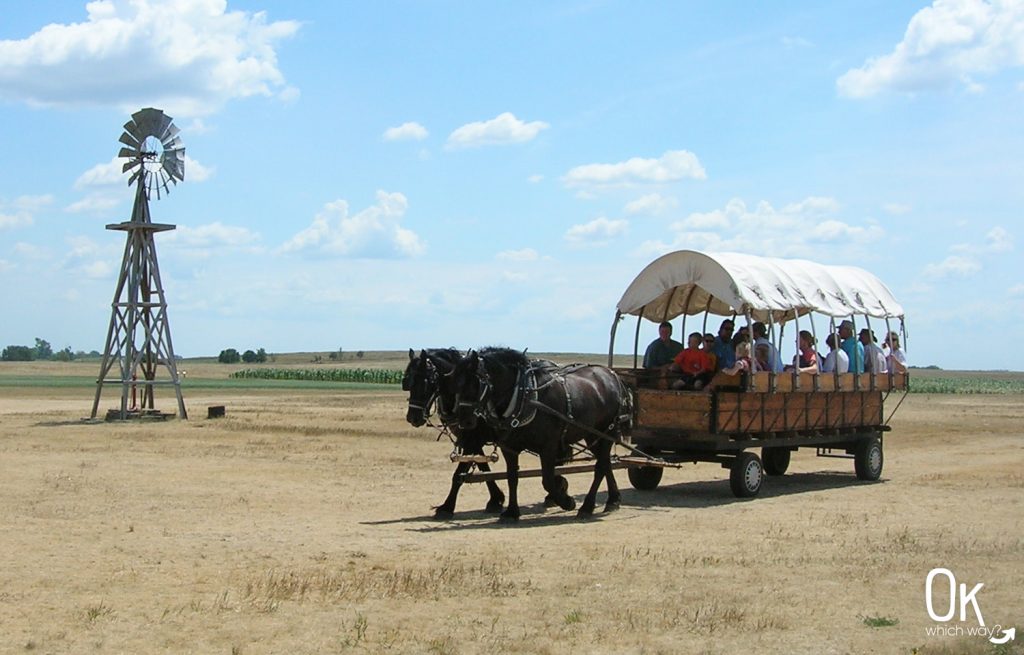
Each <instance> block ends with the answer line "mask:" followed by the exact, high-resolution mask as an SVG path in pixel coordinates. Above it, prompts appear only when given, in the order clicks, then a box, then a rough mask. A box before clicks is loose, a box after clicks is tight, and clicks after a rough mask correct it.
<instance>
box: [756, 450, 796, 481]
mask: <svg viewBox="0 0 1024 655" xmlns="http://www.w3.org/2000/svg"><path fill="white" fill-rule="evenodd" d="M792 454H793V451H792V450H790V449H789V448H778V447H774V448H772V447H768V446H765V447H764V448H762V449H761V461H762V462H764V472H765V473H767V474H768V475H784V474H785V473H786V470H787V469H788V468H789V458H790V456H791V455H792Z"/></svg>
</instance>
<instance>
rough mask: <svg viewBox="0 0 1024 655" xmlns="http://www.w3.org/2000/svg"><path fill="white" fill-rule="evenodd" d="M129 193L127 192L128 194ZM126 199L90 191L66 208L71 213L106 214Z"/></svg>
mask: <svg viewBox="0 0 1024 655" xmlns="http://www.w3.org/2000/svg"><path fill="white" fill-rule="evenodd" d="M126 195H127V194H126ZM124 200H125V198H124V197H119V196H116V195H114V194H110V193H90V194H89V195H87V196H86V197H84V198H82V199H81V200H79V201H77V202H73V203H71V204H70V205H68V206H67V207H65V208H64V211H66V212H69V213H71V214H105V213H107V212H109V211H110V210H112V209H113V208H114V207H117V206H118V205H120V204H121V203H122V202H123V201H124Z"/></svg>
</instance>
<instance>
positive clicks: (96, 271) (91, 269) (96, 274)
mask: <svg viewBox="0 0 1024 655" xmlns="http://www.w3.org/2000/svg"><path fill="white" fill-rule="evenodd" d="M77 270H78V272H80V273H81V274H82V275H84V276H85V277H87V278H89V279H90V280H106V279H108V278H112V277H114V267H113V266H111V265H110V262H106V261H94V262H90V263H88V264H83V265H82V266H80V267H79V268H78V269H77Z"/></svg>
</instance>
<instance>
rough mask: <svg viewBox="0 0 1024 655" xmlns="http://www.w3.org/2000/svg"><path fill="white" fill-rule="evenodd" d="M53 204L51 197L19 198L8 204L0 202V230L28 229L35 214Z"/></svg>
mask: <svg viewBox="0 0 1024 655" xmlns="http://www.w3.org/2000/svg"><path fill="white" fill-rule="evenodd" d="M52 203H53V196H49V195H46V196H19V197H17V198H15V199H14V200H12V201H10V202H2V201H0V230H6V229H15V228H19V227H29V226H31V225H33V224H34V223H35V214H36V212H38V211H39V210H41V209H45V208H46V207H48V206H49V205H50V204H52Z"/></svg>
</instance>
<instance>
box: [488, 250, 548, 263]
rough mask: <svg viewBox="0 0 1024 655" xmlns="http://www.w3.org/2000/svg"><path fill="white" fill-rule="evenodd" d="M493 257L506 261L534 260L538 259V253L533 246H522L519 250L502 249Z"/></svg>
mask: <svg viewBox="0 0 1024 655" xmlns="http://www.w3.org/2000/svg"><path fill="white" fill-rule="evenodd" d="M495 257H496V258H497V259H499V260H501V261H506V262H534V261H537V260H538V259H540V254H539V253H538V252H537V251H536V250H534V249H533V248H523V249H521V250H503V251H501V252H499V253H498V254H497V255H495Z"/></svg>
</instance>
